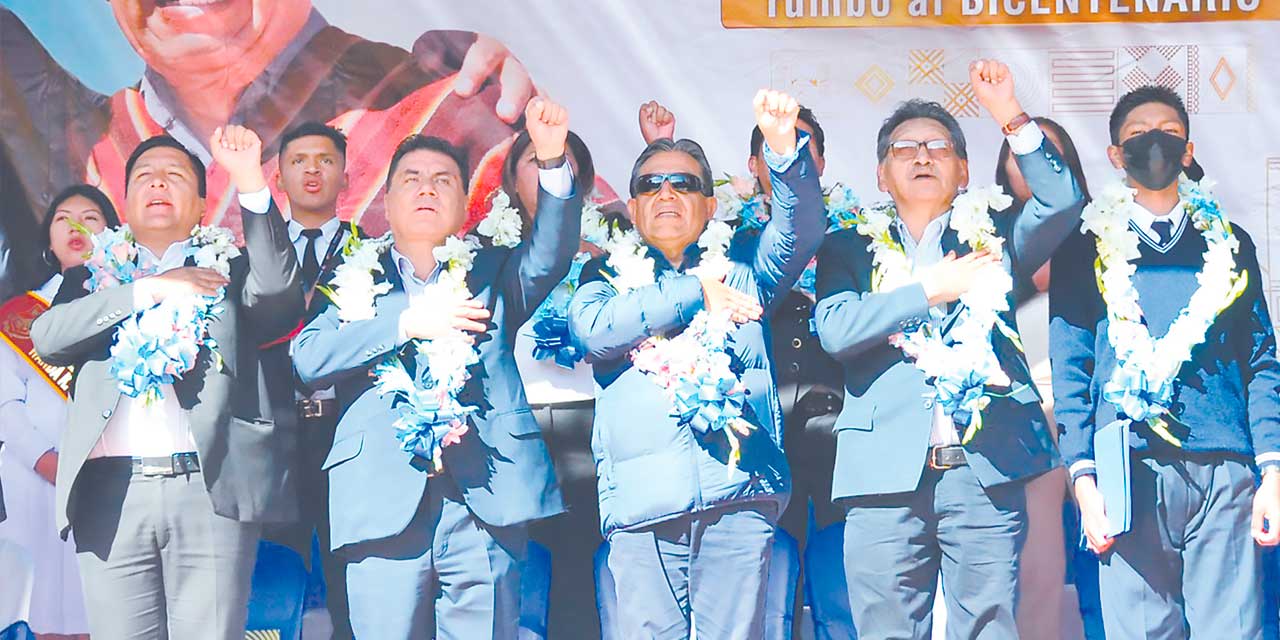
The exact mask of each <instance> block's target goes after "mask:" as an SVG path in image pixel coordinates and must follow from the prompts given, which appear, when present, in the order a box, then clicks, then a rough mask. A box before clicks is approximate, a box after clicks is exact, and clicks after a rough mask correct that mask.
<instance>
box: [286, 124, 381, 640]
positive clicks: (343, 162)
mask: <svg viewBox="0 0 1280 640" xmlns="http://www.w3.org/2000/svg"><path fill="white" fill-rule="evenodd" d="M278 166H279V173H278V175H277V177H276V189H277V191H279V192H282V193H284V194H285V196H286V197H287V202H286V206H287V208H288V214H289V221H288V228H289V241H290V242H291V243H292V244H293V248H294V250H295V251H296V252H297V256H298V265H299V269H300V275H301V279H302V290H303V296H304V300H305V301H306V304H307V319H310V318H314V317H315V316H317V315H319V314H320V312H321V311H323V310H324V307H325V303H326V302H327V300H326V298H325V297H324V295H323V294H322V293H320V292H319V291H318V290H317V287H318V286H319V285H321V284H322V283H324V282H326V281H327V280H328V279H329V278H330V277H331V276H332V275H333V270H334V268H335V267H336V266H337V265H338V263H340V262H341V261H342V250H343V247H344V246H345V245H346V243H347V240H348V239H349V238H350V234H351V231H352V229H351V225H350V224H348V223H345V222H343V221H342V220H340V219H339V218H338V199H339V196H340V195H341V194H342V192H343V190H344V189H345V188H346V186H347V174H346V166H347V138H346V136H345V135H343V133H342V132H341V131H338V130H337V129H335V128H333V127H331V126H329V125H327V124H324V123H323V122H317V121H314V120H312V121H307V122H303V123H301V124H299V125H298V126H296V127H294V128H292V129H290V130H288V131H286V132H285V133H284V134H283V135H282V136H281V138H280V148H279V155H278ZM356 233H357V234H360V232H359V230H358V229H357V231H356ZM360 235H362V234H360ZM304 322H305V321H304ZM301 328H302V323H300V324H299V325H298V327H296V328H295V330H294V331H292V332H290V333H289V334H288V335H285V336H283V337H281V338H279V339H277V340H274V341H272V342H270V343H268V344H266V345H263V348H262V368H263V376H262V383H263V387H262V389H263V396H262V397H263V398H269V399H270V403H271V415H273V416H275V419H276V422H278V423H280V424H287V425H290V427H291V428H290V432H291V433H293V434H295V436H296V441H295V442H294V443H293V446H294V449H295V457H294V459H293V465H294V472H293V474H292V476H291V483H290V484H291V486H292V487H293V490H294V491H295V492H296V494H297V497H298V515H299V518H300V519H299V521H298V522H296V523H290V524H289V525H287V526H284V527H280V528H273V529H272V530H270V531H268V532H267V535H268V537H270V538H271V539H273V540H276V541H278V542H282V543H284V544H287V545H289V546H290V547H292V548H293V549H294V550H295V551H297V552H298V554H299V555H301V556H302V558H303V561H304V562H305V563H306V564H307V566H309V567H311V541H312V537H313V536H314V535H319V539H320V557H319V565H318V566H315V567H311V569H312V570H320V571H323V574H324V584H325V606H326V608H327V609H328V612H329V619H330V621H331V623H332V625H333V634H332V636H331V637H332V638H334V639H335V640H343V639H349V638H351V637H352V632H351V621H350V619H349V615H348V613H347V579H346V570H345V566H346V563H345V561H343V559H342V557H341V556H335V555H333V553H332V551H330V549H329V485H328V477H327V476H326V475H325V473H324V472H323V471H321V470H320V465H321V463H322V462H324V458H325V456H327V455H329V448H330V447H332V446H333V433H334V430H335V429H337V426H338V401H337V399H336V396H335V394H334V390H333V388H332V387H325V388H323V389H309V388H307V387H306V386H305V385H303V384H302V383H301V381H299V380H298V379H297V377H296V376H295V375H294V373H293V360H292V358H290V356H289V342H290V340H291V339H292V338H293V337H294V336H295V335H296V334H297V332H298V331H299V330H301Z"/></svg>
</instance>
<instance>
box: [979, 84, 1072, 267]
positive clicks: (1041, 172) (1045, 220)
mask: <svg viewBox="0 0 1280 640" xmlns="http://www.w3.org/2000/svg"><path fill="white" fill-rule="evenodd" d="M969 82H970V84H971V85H972V86H973V92H974V95H975V96H976V97H977V99H978V101H979V102H981V103H982V106H984V107H986V109H987V111H988V112H989V113H990V114H991V117H992V118H993V119H994V120H995V121H996V124H997V125H999V126H1000V127H1001V129H1002V130H1004V131H1005V132H1006V134H1007V135H1008V139H1009V149H1010V150H1011V151H1012V152H1013V156H1014V160H1015V161H1016V162H1017V163H1018V169H1019V170H1021V171H1022V175H1023V177H1024V178H1026V181H1027V186H1028V187H1030V188H1031V195H1032V197H1031V199H1030V200H1028V201H1027V202H1026V204H1025V205H1023V207H1022V210H1021V211H1020V212H1018V213H1017V218H1016V219H1015V220H1014V222H1013V226H1012V229H1011V230H1010V233H1009V244H1008V249H1009V253H1010V257H1011V258H1012V261H1013V270H1014V276H1015V277H1024V278H1029V277H1031V274H1033V273H1035V272H1036V270H1037V269H1039V268H1040V267H1041V266H1043V265H1044V263H1045V262H1047V261H1048V260H1049V257H1050V256H1052V255H1053V252H1054V250H1055V249H1057V248H1058V245H1059V244H1061V243H1062V241H1063V240H1065V239H1066V238H1067V236H1068V235H1069V234H1070V233H1071V231H1072V230H1073V229H1075V228H1076V224H1077V223H1078V222H1079V221H1080V212H1081V211H1082V210H1083V209H1084V193H1083V192H1082V191H1081V190H1080V186H1079V185H1078V184H1076V179H1075V176H1074V175H1072V173H1071V168H1070V167H1068V166H1067V163H1066V162H1064V161H1063V160H1062V155H1061V154H1060V153H1059V152H1058V149H1057V148H1055V147H1054V146H1053V143H1052V142H1050V141H1049V140H1047V139H1046V138H1045V136H1044V133H1043V132H1042V131H1041V130H1040V127H1039V126H1037V125H1036V123H1035V122H1033V121H1031V119H1030V118H1029V117H1028V116H1027V114H1026V112H1025V111H1023V109H1022V105H1021V104H1020V103H1019V102H1018V97H1017V95H1016V94H1015V93H1014V87H1013V73H1012V72H1011V71H1010V70H1009V67H1008V66H1006V65H1005V64H1004V63H1002V62H999V61H997V60H977V61H975V62H974V63H973V64H972V65H970V67H969ZM1019 123H1021V124H1019ZM1015 128H1016V130H1014V129H1015Z"/></svg>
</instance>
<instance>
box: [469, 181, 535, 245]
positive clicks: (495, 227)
mask: <svg viewBox="0 0 1280 640" xmlns="http://www.w3.org/2000/svg"><path fill="white" fill-rule="evenodd" d="M523 229H524V219H523V218H521V217H520V211H519V210H518V209H516V208H515V207H513V206H511V196H508V195H507V192H506V191H503V190H502V189H498V191H497V193H496V194H494V196H493V202H492V203H491V204H490V206H489V213H488V214H487V215H485V217H484V219H483V220H481V221H480V224H477V225H476V233H479V234H480V235H482V236H487V237H488V238H490V239H491V240H492V241H493V244H494V246H498V247H507V248H511V247H515V246H517V245H519V244H520V240H521V237H520V232H521V231H522V230H523Z"/></svg>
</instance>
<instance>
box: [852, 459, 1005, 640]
mask: <svg viewBox="0 0 1280 640" xmlns="http://www.w3.org/2000/svg"><path fill="white" fill-rule="evenodd" d="M1025 484H1026V483H1025V482H1010V483H1006V484H1002V485H999V486H996V487H990V488H987V489H984V488H983V487H982V486H981V485H980V484H979V483H978V480H977V477H976V476H974V474H973V471H972V470H971V469H970V468H969V467H967V466H964V467H956V468H953V469H949V470H946V471H938V470H935V469H925V471H924V474H923V475H922V476H921V478H920V485H919V486H918V487H917V488H916V490H915V491H913V492H910V493H893V494H884V495H875V496H861V497H857V498H849V499H846V500H844V501H842V502H843V503H844V504H845V506H846V508H847V509H848V511H847V512H846V515H845V530H844V567H845V577H846V579H847V580H848V585H849V603H850V610H851V612H852V614H853V622H854V626H856V627H857V630H858V638H860V640H879V639H889V638H892V639H894V640H903V639H915V640H927V639H928V638H929V637H930V636H931V634H932V632H933V601H934V597H935V595H936V591H937V584H938V573H939V571H941V573H942V581H943V583H944V585H945V588H946V592H947V597H946V604H947V633H946V637H947V638H948V640H972V639H982V640H997V639H1004V638H1008V639H1011V640H1016V638H1017V637H1018V629H1017V625H1016V624H1015V622H1014V609H1015V607H1016V605H1017V593H1018V554H1019V552H1020V551H1021V549H1022V542H1023V539H1024V538H1025V537H1026V523H1027V509H1026V494H1025Z"/></svg>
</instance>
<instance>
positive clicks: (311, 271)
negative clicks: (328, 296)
mask: <svg viewBox="0 0 1280 640" xmlns="http://www.w3.org/2000/svg"><path fill="white" fill-rule="evenodd" d="M320 234H321V231H320V230H319V229H303V230H302V237H304V238H306V239H307V247H306V248H305V249H303V250H302V252H303V253H304V254H305V255H304V256H302V288H303V290H304V291H310V290H311V287H314V286H315V284H316V279H317V278H319V277H320V259H319V258H316V240H319V239H320Z"/></svg>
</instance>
